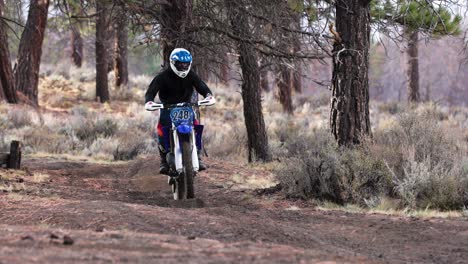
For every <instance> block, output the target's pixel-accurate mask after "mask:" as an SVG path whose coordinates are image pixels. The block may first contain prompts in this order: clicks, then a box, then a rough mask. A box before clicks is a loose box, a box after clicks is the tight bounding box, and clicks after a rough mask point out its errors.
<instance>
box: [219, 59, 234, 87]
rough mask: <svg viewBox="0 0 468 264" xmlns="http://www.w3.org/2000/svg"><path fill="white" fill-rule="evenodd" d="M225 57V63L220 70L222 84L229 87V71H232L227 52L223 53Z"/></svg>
mask: <svg viewBox="0 0 468 264" xmlns="http://www.w3.org/2000/svg"><path fill="white" fill-rule="evenodd" d="M223 57H224V63H222V64H221V67H220V69H219V71H220V73H219V75H220V76H219V77H220V81H221V83H222V84H225V85H227V84H228V83H229V70H230V67H229V65H231V64H230V57H229V54H228V52H227V51H225V52H223Z"/></svg>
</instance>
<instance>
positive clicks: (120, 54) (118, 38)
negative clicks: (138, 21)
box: [114, 6, 128, 87]
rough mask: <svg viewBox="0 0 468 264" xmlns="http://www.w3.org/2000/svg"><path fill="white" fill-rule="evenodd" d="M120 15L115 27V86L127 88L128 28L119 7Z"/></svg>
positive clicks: (122, 10)
mask: <svg viewBox="0 0 468 264" xmlns="http://www.w3.org/2000/svg"><path fill="white" fill-rule="evenodd" d="M119 8H120V10H119V11H120V13H119V17H118V18H117V21H116V25H115V60H114V73H115V86H116V87H120V86H121V85H123V86H127V84H128V59H127V53H128V48H127V46H128V26H127V22H128V20H127V18H126V17H127V15H126V12H125V10H124V7H123V6H122V7H119Z"/></svg>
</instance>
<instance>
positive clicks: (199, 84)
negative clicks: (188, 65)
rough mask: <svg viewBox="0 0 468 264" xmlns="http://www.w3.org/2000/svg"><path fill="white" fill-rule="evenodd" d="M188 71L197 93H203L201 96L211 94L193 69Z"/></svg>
mask: <svg viewBox="0 0 468 264" xmlns="http://www.w3.org/2000/svg"><path fill="white" fill-rule="evenodd" d="M190 73H192V74H191V76H190V77H191V78H192V81H193V86H194V87H195V89H196V90H197V92H198V93H199V94H201V95H203V97H207V96H208V94H211V95H212V94H213V93H212V92H211V90H210V88H208V86H207V85H206V83H205V82H204V81H202V80H201V79H200V77H198V75H197V74H196V73H194V72H193V71H191V72H190Z"/></svg>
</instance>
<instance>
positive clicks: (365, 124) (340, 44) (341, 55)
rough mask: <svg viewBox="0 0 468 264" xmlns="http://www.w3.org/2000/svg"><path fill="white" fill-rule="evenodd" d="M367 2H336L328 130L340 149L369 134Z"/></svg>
mask: <svg viewBox="0 0 468 264" xmlns="http://www.w3.org/2000/svg"><path fill="white" fill-rule="evenodd" d="M369 2H370V1H369V0H338V1H336V27H337V32H338V34H340V35H341V40H342V41H340V38H339V37H338V38H337V37H335V43H334V49H333V53H334V56H333V74H332V101H331V111H330V127H331V131H332V133H333V135H334V136H335V138H336V140H337V141H338V144H339V145H351V144H359V143H360V142H361V141H362V137H363V136H366V135H370V134H371V128H370V120H369V80H368V68H369V47H370V15H369V13H370V8H369Z"/></svg>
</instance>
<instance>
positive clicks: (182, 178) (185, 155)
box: [172, 134, 195, 200]
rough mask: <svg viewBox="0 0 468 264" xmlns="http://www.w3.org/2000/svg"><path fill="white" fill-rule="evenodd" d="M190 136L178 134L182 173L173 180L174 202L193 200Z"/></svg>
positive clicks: (193, 173)
mask: <svg viewBox="0 0 468 264" xmlns="http://www.w3.org/2000/svg"><path fill="white" fill-rule="evenodd" d="M190 136H191V135H190V134H183V135H180V134H179V140H180V142H181V147H182V166H183V172H182V173H181V175H179V177H177V179H176V180H175V182H174V184H173V186H172V191H173V193H174V199H175V200H183V199H193V198H195V190H194V186H193V178H194V176H195V171H194V169H193V164H192V147H193V146H192V142H191V140H190Z"/></svg>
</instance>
